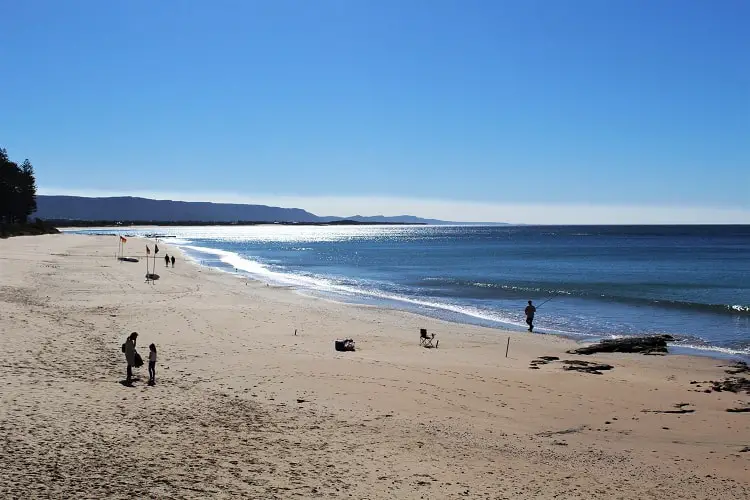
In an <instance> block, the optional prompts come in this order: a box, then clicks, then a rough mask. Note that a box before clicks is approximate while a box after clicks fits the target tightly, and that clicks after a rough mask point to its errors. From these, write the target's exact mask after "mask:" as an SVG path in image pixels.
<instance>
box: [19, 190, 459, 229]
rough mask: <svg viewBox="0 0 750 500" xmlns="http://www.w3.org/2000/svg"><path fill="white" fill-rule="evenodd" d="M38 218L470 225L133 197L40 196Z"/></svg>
mask: <svg viewBox="0 0 750 500" xmlns="http://www.w3.org/2000/svg"><path fill="white" fill-rule="evenodd" d="M34 216H35V217H37V218H40V219H45V220H71V221H142V222H149V221H154V222H156V221H159V222H180V221H190V222H214V223H215V222H238V221H255V222H300V223H327V222H333V221H341V220H348V221H356V222H360V223H368V222H369V223H381V224H382V223H388V222H393V223H401V224H471V223H467V222H449V221H442V220H437V219H424V218H421V217H416V216H413V215H397V216H384V215H376V216H361V215H352V216H348V217H336V216H319V215H315V214H313V213H310V212H308V211H306V210H303V209H301V208H282V207H272V206H267V205H245V204H237V203H211V202H193V201H172V200H152V199H149V198H135V197H130V196H123V197H111V198H86V197H82V196H52V195H38V196H37V211H36V212H35V214H34Z"/></svg>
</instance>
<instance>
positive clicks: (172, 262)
mask: <svg viewBox="0 0 750 500" xmlns="http://www.w3.org/2000/svg"><path fill="white" fill-rule="evenodd" d="M172 267H174V255H173V256H172Z"/></svg>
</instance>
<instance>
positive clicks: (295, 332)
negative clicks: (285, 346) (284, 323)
mask: <svg viewBox="0 0 750 500" xmlns="http://www.w3.org/2000/svg"><path fill="white" fill-rule="evenodd" d="M294 336H295V337H296V336H297V329H296V328H295V329H294Z"/></svg>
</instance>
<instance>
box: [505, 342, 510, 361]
mask: <svg viewBox="0 0 750 500" xmlns="http://www.w3.org/2000/svg"><path fill="white" fill-rule="evenodd" d="M508 349H510V337H508V345H507V346H505V357H506V358H507V357H508Z"/></svg>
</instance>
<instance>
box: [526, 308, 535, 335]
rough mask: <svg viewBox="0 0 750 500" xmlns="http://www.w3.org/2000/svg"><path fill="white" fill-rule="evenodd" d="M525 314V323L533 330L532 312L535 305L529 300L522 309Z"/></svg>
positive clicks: (533, 312)
mask: <svg viewBox="0 0 750 500" xmlns="http://www.w3.org/2000/svg"><path fill="white" fill-rule="evenodd" d="M523 312H524V313H525V314H526V324H527V325H529V331H530V332H533V331H534V314H535V313H536V307H534V304H532V303H531V301H529V305H527V306H526V309H524V311H523Z"/></svg>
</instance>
